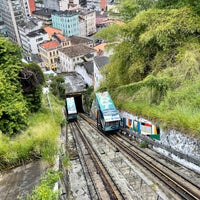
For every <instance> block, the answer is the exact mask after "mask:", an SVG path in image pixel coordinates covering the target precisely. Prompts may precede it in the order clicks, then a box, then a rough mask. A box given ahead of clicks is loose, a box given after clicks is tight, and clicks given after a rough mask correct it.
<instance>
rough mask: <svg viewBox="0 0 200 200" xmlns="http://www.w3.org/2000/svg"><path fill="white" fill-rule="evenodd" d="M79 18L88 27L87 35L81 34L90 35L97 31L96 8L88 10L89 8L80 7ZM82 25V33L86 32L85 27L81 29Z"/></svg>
mask: <svg viewBox="0 0 200 200" xmlns="http://www.w3.org/2000/svg"><path fill="white" fill-rule="evenodd" d="M79 19H80V23H83V22H84V23H85V26H84V27H86V29H85V32H86V35H83V34H82V35H81V36H90V35H92V34H94V33H96V12H95V11H94V10H87V9H80V10H79ZM81 28H82V27H81V26H80V33H83V32H84V29H81Z"/></svg>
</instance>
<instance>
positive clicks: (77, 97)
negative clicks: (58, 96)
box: [66, 93, 84, 113]
mask: <svg viewBox="0 0 200 200" xmlns="http://www.w3.org/2000/svg"><path fill="white" fill-rule="evenodd" d="M67 97H74V101H75V104H76V110H77V112H78V113H84V110H83V101H82V94H80V93H79V94H73V93H71V94H67V95H66V98H67Z"/></svg>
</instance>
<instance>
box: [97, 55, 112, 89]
mask: <svg viewBox="0 0 200 200" xmlns="http://www.w3.org/2000/svg"><path fill="white" fill-rule="evenodd" d="M108 63H109V58H108V57H106V56H96V57H94V90H96V89H97V88H98V87H99V85H100V82H101V80H103V75H102V74H101V69H102V68H103V67H104V66H105V65H107V64H108Z"/></svg>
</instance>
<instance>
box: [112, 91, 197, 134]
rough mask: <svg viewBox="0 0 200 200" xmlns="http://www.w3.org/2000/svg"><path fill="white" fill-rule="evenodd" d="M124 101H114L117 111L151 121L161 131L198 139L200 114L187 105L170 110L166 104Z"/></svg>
mask: <svg viewBox="0 0 200 200" xmlns="http://www.w3.org/2000/svg"><path fill="white" fill-rule="evenodd" d="M120 96H121V95H120V94H119V97H120ZM124 99H126V101H124V100H118V101H116V100H115V104H116V106H117V107H118V109H120V110H124V111H126V112H129V113H133V114H134V115H137V116H139V117H144V118H146V119H148V120H151V121H153V122H155V123H157V124H160V126H161V127H162V128H163V129H175V130H178V131H181V132H183V133H186V134H188V135H193V136H195V137H197V138H200V113H199V111H198V110H194V109H193V107H190V106H189V105H188V104H186V105H184V106H183V105H179V104H175V105H172V106H173V108H172V109H167V105H166V104H164V105H153V104H148V103H147V101H142V100H141V101H138V100H137V101H133V100H132V99H131V98H128V97H126V98H124Z"/></svg>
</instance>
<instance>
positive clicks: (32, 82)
mask: <svg viewBox="0 0 200 200" xmlns="http://www.w3.org/2000/svg"><path fill="white" fill-rule="evenodd" d="M19 77H20V82H21V84H22V89H23V95H24V97H25V99H26V101H27V105H28V109H29V110H30V111H31V112H36V111H37V110H39V109H40V107H41V94H42V88H41V86H42V84H43V83H44V75H43V73H42V70H41V69H40V67H39V66H38V65H37V64H36V63H29V64H25V65H24V68H23V69H22V70H21V71H20V73H19Z"/></svg>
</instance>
